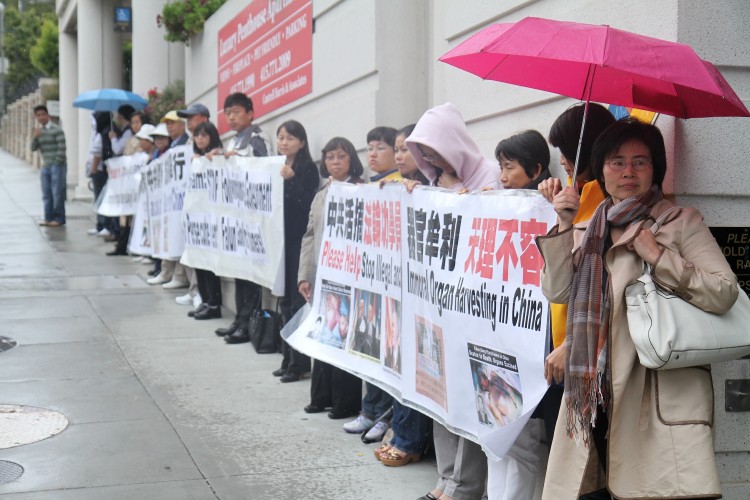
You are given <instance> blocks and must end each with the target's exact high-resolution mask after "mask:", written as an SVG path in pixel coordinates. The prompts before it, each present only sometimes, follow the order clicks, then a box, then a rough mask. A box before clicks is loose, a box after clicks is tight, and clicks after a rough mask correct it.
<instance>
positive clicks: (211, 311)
mask: <svg viewBox="0 0 750 500" xmlns="http://www.w3.org/2000/svg"><path fill="white" fill-rule="evenodd" d="M193 318H195V319H215V318H221V307H219V306H213V307H211V306H206V308H205V309H201V310H200V311H197V312H196V313H195V315H194V316H193Z"/></svg>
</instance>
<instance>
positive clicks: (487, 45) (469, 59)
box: [440, 17, 750, 178]
mask: <svg viewBox="0 0 750 500" xmlns="http://www.w3.org/2000/svg"><path fill="white" fill-rule="evenodd" d="M440 60H441V61H443V62H445V63H448V64H450V65H452V66H455V67H457V68H460V69H463V70H465V71H468V72H469V73H472V74H475V75H477V76H480V77H482V78H483V79H485V80H496V81H499V82H506V83H512V84H514V85H520V86H523V87H529V88H534V89H539V90H546V91H548V92H554V93H557V94H561V95H565V96H568V97H573V98H575V99H579V100H581V101H586V103H587V105H588V102H589V101H595V102H603V103H608V104H618V105H621V106H627V107H634V108H640V109H645V110H649V111H655V112H658V113H664V114H668V115H671V116H676V117H679V118H700V117H709V116H750V112H749V111H748V110H747V108H746V107H745V105H744V104H742V101H741V100H740V99H739V97H737V95H736V94H735V93H734V91H733V90H732V88H731V87H730V86H729V84H728V83H727V82H726V80H724V77H722V76H721V73H719V71H718V70H717V69H716V67H715V66H714V65H713V64H711V63H709V62H707V61H704V60H702V59H701V58H700V57H698V55H697V54H696V53H695V51H693V49H692V48H690V47H689V46H687V45H684V44H681V43H676V42H668V41H665V40H659V39H657V38H651V37H646V36H642V35H636V34H634V33H628V32H627V31H622V30H618V29H614V28H610V27H609V26H595V25H591V24H581V23H573V22H563V21H553V20H550V19H541V18H536V17H527V18H525V19H522V20H521V21H519V22H517V23H505V24H495V25H491V26H488V27H487V28H485V29H483V30H482V31H480V32H479V33H477V34H476V35H474V36H472V37H471V38H469V39H467V40H466V41H464V42H463V43H461V44H459V45H458V46H456V47H455V48H454V49H452V50H450V51H449V52H447V53H446V54H444V55H443V56H442V57H441V58H440ZM587 107H588V106H587ZM584 126H585V113H584ZM581 135H582V136H583V130H582V131H581ZM579 148H580V143H579ZM577 163H578V159H577V158H576V164H577ZM576 166H577V165H576ZM573 178H575V176H574V177H573Z"/></svg>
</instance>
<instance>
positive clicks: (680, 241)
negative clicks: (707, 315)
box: [537, 201, 738, 500]
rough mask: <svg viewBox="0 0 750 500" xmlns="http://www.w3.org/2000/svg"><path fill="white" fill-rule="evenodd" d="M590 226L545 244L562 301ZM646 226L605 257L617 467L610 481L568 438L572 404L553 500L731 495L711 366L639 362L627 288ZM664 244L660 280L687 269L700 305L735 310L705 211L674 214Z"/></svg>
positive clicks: (555, 295)
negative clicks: (719, 463)
mask: <svg viewBox="0 0 750 500" xmlns="http://www.w3.org/2000/svg"><path fill="white" fill-rule="evenodd" d="M671 206H672V204H671V203H670V202H668V201H661V202H659V203H657V204H656V205H655V206H654V207H653V209H652V211H651V216H652V217H653V218H657V217H658V216H659V215H660V214H662V213H664V212H665V211H666V210H668V209H669V208H670V207H671ZM646 224H647V225H648V224H649V223H646ZM587 225H588V222H583V223H580V224H577V225H575V226H574V228H572V229H570V230H567V231H564V232H562V233H557V228H553V230H552V231H551V232H550V234H549V235H547V236H541V237H539V238H538V239H537V243H538V245H539V249H540V251H541V253H542V255H543V256H544V260H545V268H544V274H543V278H542V288H543V290H544V294H545V295H546V296H547V298H548V299H549V300H550V301H552V302H555V303H567V302H568V292H569V289H570V284H571V280H572V276H573V271H574V268H575V262H576V260H577V255H578V254H577V249H578V247H579V245H580V243H581V239H582V237H583V234H584V232H585V229H586V227H587ZM641 225H643V223H641V224H634V225H633V226H632V227H631V228H629V229H628V230H627V231H625V233H624V234H623V235H622V237H621V238H620V239H619V241H617V242H616V243H615V244H614V245H613V246H612V248H611V249H610V250H609V251H608V252H607V254H606V259H605V262H606V266H607V269H608V271H609V274H610V277H611V279H610V287H611V289H610V293H611V297H612V309H611V328H610V337H609V352H610V360H609V365H610V368H611V373H612V376H611V378H612V380H611V386H610V394H611V395H612V397H611V402H610V407H609V410H608V417H609V419H610V423H609V433H608V452H607V453H608V460H607V468H608V470H607V471H606V474H605V475H604V476H603V471H601V467H600V466H599V465H598V464H599V462H598V457H597V455H596V448H595V447H594V446H593V445H591V446H590V447H589V448H586V447H584V445H583V444H582V443H581V444H579V445H578V446H576V443H575V441H574V440H572V439H570V438H569V437H568V436H567V433H566V431H565V424H566V413H565V408H566V405H565V400H564V399H563V404H562V406H561V409H560V413H559V416H558V419H557V427H556V429H555V437H554V441H553V445H552V450H551V452H550V458H549V465H548V468H547V476H546V479H545V484H544V493H543V499H549V500H553V499H554V500H565V499H577V498H578V497H579V496H580V495H581V494H584V493H588V492H591V491H595V490H596V489H599V488H602V487H604V485H605V484H606V486H607V488H608V489H609V491H610V492H611V493H612V495H613V496H614V497H615V498H694V497H701V498H705V497H708V498H719V497H720V496H721V487H720V485H719V479H718V475H717V471H716V463H715V458H714V446H713V431H712V426H713V409H714V406H713V401H714V395H713V386H712V381H711V371H710V366H705V367H696V368H684V369H677V370H662V371H653V370H647V369H646V368H644V367H643V366H642V365H641V364H640V363H639V362H638V357H637V354H636V352H635V347H634V345H633V342H632V340H631V338H630V333H629V331H628V323H627V316H626V308H625V300H624V290H625V287H626V286H627V285H629V284H631V283H632V282H633V281H635V280H636V279H637V278H638V277H639V276H640V275H641V274H642V264H641V260H640V258H639V257H638V255H637V254H636V253H635V252H631V251H629V250H628V249H627V247H626V244H627V243H628V242H629V241H631V240H632V239H633V238H634V237H635V235H636V234H637V232H638V230H639V229H640V227H641ZM656 240H657V242H658V243H659V245H661V246H662V247H664V248H665V250H664V251H663V253H662V255H661V257H660V258H659V260H658V262H657V264H656V266H655V267H654V268H653V270H652V275H653V276H655V279H657V280H659V281H660V282H662V283H665V284H667V285H669V286H671V287H673V288H674V287H676V286H677V284H678V283H679V282H680V279H681V277H682V276H683V274H684V273H691V272H692V275H691V276H690V277H689V287H688V291H689V293H691V294H692V295H693V296H692V298H691V299H690V302H691V303H693V304H694V305H696V306H698V307H700V308H701V309H703V310H705V311H710V312H714V313H723V312H726V311H727V310H729V309H730V308H731V306H732V305H733V304H734V302H735V300H736V299H737V294H738V289H737V286H736V283H737V281H736V280H737V278H736V276H734V274H733V273H732V271H731V269H730V267H729V265H728V264H727V262H726V259H725V258H724V256H723V254H722V253H721V250H720V248H719V247H718V245H717V244H716V242H715V240H714V238H713V236H712V235H711V233H710V231H709V230H708V227H707V226H706V225H705V224H703V218H702V216H701V215H700V213H699V212H698V211H697V210H695V209H691V208H685V209H682V210H681V211H680V212H679V213H678V214H676V215H670V220H669V221H668V222H667V223H666V224H665V225H664V226H662V228H661V229H660V230H659V231H658V232H657V235H656ZM691 263H693V264H694V272H693V270H692V269H691ZM548 269H549V270H551V271H550V272H547V270H548Z"/></svg>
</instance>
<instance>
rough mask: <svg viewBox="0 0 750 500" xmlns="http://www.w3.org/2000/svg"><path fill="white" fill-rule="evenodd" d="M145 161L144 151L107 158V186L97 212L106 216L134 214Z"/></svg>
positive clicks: (146, 159) (146, 158) (146, 161)
mask: <svg viewBox="0 0 750 500" xmlns="http://www.w3.org/2000/svg"><path fill="white" fill-rule="evenodd" d="M147 163H148V155H147V154H146V153H136V154H134V155H131V156H118V157H115V158H110V159H109V160H107V161H106V164H107V177H108V178H107V186H106V189H105V190H104V194H103V199H102V202H101V203H100V204H99V208H98V209H97V213H99V214H101V215H104V216H107V217H117V216H120V215H133V214H135V212H136V211H137V209H138V198H139V196H140V191H141V173H140V172H141V170H142V169H143V168H144V167H145V166H146V164H147Z"/></svg>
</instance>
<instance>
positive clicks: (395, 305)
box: [383, 297, 401, 374]
mask: <svg viewBox="0 0 750 500" xmlns="http://www.w3.org/2000/svg"><path fill="white" fill-rule="evenodd" d="M400 325H401V303H400V302H399V301H398V300H396V299H394V298H391V297H386V298H385V357H384V360H383V361H384V363H385V366H386V368H390V369H391V370H393V371H395V372H396V373H398V374H401V331H400Z"/></svg>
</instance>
